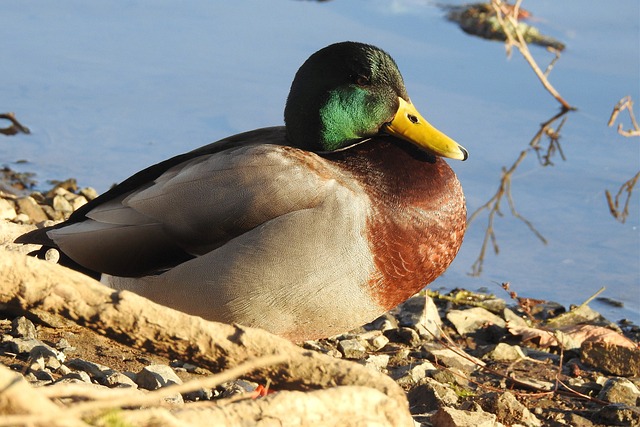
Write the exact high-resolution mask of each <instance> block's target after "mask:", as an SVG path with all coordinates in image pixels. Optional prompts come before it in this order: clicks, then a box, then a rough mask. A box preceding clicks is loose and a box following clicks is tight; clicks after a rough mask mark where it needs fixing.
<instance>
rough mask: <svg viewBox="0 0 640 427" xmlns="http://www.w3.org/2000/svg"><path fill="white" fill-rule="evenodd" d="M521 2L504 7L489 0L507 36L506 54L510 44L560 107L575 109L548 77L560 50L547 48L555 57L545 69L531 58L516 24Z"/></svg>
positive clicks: (497, 0) (499, 0)
mask: <svg viewBox="0 0 640 427" xmlns="http://www.w3.org/2000/svg"><path fill="white" fill-rule="evenodd" d="M521 3H522V0H518V1H516V4H515V5H514V6H513V7H509V8H506V7H505V4H504V3H503V2H502V1H501V0H491V5H492V6H493V8H494V10H495V12H496V17H497V18H498V22H499V23H500V26H501V27H502V29H503V30H504V32H505V34H506V36H507V41H506V42H505V43H506V49H507V54H508V55H510V54H511V48H512V46H515V47H516V48H517V49H518V51H519V52H520V54H521V55H522V56H523V57H524V59H525V60H526V61H527V63H528V64H529V66H530V67H531V69H532V70H533V72H534V73H535V75H536V76H537V77H538V79H539V80H540V83H542V85H543V86H544V88H545V89H546V90H547V91H548V92H549V93H550V94H551V95H552V96H553V97H554V98H555V99H556V100H557V101H558V102H559V103H560V105H562V108H563V109H564V110H575V107H572V106H571V105H570V104H569V103H568V102H567V101H565V99H564V98H563V97H562V96H560V93H559V92H558V91H557V90H556V89H555V88H554V87H553V85H552V84H551V83H550V82H549V79H548V77H549V73H550V72H551V70H552V69H553V66H554V65H555V63H556V62H557V61H558V59H559V57H560V52H559V51H558V50H557V49H553V48H548V49H549V50H550V51H551V52H553V53H554V54H555V57H554V59H553V60H552V61H551V63H550V64H549V65H548V66H547V68H546V70H545V71H542V70H541V69H540V67H539V66H538V63H537V62H536V60H535V59H533V56H532V55H531V52H530V51H529V47H528V45H527V42H526V41H525V39H524V36H523V35H522V32H521V31H520V29H519V26H518V13H519V12H518V11H519V10H520V4H521Z"/></svg>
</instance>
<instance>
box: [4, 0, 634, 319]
mask: <svg viewBox="0 0 640 427" xmlns="http://www.w3.org/2000/svg"><path fill="white" fill-rule="evenodd" d="M449 4H452V3H449ZM524 7H525V8H526V7H529V8H530V9H531V11H532V13H533V14H534V16H535V21H534V22H533V23H534V24H535V25H537V26H538V27H539V28H541V29H542V30H543V32H545V33H547V34H549V35H551V36H554V37H556V38H559V39H561V40H562V41H564V42H565V43H566V44H567V50H566V51H565V53H564V54H563V55H562V57H561V59H560V61H559V62H558V63H557V64H556V66H555V68H554V70H553V71H552V73H551V77H550V80H551V82H552V83H553V84H554V85H555V87H556V88H557V89H558V90H559V92H560V93H561V94H562V95H563V96H564V97H565V98H566V99H567V100H568V101H569V102H570V103H571V104H572V105H575V106H576V107H578V111H576V112H571V113H569V114H568V115H567V116H565V117H566V122H565V123H564V125H563V127H562V129H561V132H560V135H561V138H560V140H559V141H560V144H561V149H562V152H563V154H564V156H565V158H566V161H565V160H562V159H561V158H560V156H559V155H558V154H557V155H556V156H555V157H553V159H552V160H553V163H554V165H553V166H547V167H543V166H541V165H540V163H539V162H538V160H537V158H536V155H535V153H533V152H530V153H528V154H527V156H526V157H525V158H524V160H523V161H522V162H521V163H520V165H519V167H518V168H517V169H516V171H515V172H514V174H513V176H512V181H511V192H512V198H513V202H514V203H515V207H516V209H517V211H518V212H519V213H520V214H521V215H522V216H523V217H524V218H526V219H527V220H529V221H530V222H531V224H532V225H533V226H534V227H535V229H536V230H538V231H539V232H540V233H541V234H542V235H543V236H544V238H545V239H546V240H547V244H543V243H542V242H541V241H540V240H539V239H538V238H537V237H536V236H535V235H534V234H533V233H532V232H531V231H530V230H529V228H528V227H527V226H526V225H525V224H524V223H523V222H522V221H520V220H518V219H516V218H514V217H513V216H512V215H511V213H510V211H509V207H508V204H507V201H506V200H503V201H502V209H501V210H502V213H503V214H504V215H503V216H501V217H496V219H495V223H494V230H495V233H496V239H497V243H498V245H499V248H500V253H499V254H498V255H495V254H494V253H493V252H492V251H491V250H490V249H489V250H488V251H487V254H486V256H485V260H484V264H483V273H482V274H481V275H480V276H479V277H471V276H469V275H468V273H469V272H470V271H471V266H472V264H473V263H474V261H475V260H476V258H477V256H478V254H479V252H480V248H481V245H482V240H483V238H484V233H485V230H486V224H487V213H486V212H485V213H483V214H481V215H480V216H479V217H478V219H477V220H475V221H474V222H473V223H472V224H471V227H470V229H469V231H468V233H467V236H466V239H465V243H464V245H463V248H462V250H461V252H460V254H459V256H458V258H457V259H456V261H455V262H454V264H453V265H452V266H451V268H450V270H449V271H448V272H447V273H446V274H445V275H444V276H443V277H441V278H440V279H438V281H437V282H436V283H434V284H433V285H431V286H432V287H436V288H439V287H445V288H453V287H456V286H462V287H467V288H470V289H477V288H480V287H486V288H488V289H489V291H491V292H494V293H496V294H498V295H500V296H502V297H506V294H504V292H503V291H501V289H500V288H499V286H498V284H499V283H501V282H510V283H511V286H512V288H513V289H514V290H516V291H517V292H518V293H519V294H520V295H522V296H529V297H535V298H546V299H551V300H555V301H558V302H560V303H563V304H565V305H568V304H572V303H581V302H582V301H584V300H585V299H587V298H588V297H589V296H591V295H592V294H594V293H595V292H596V291H597V290H598V289H599V288H600V287H602V286H606V287H607V290H606V291H605V292H604V294H603V295H602V296H605V297H609V298H613V299H616V300H619V301H621V302H623V303H624V308H611V307H609V306H606V305H603V304H600V303H598V302H596V303H592V306H593V307H594V308H596V309H598V310H600V311H601V312H603V313H604V314H605V315H607V316H608V317H610V318H612V319H619V318H623V317H626V318H630V319H632V320H634V321H635V322H639V321H640V215H639V212H640V204H639V202H638V201H639V199H640V198H639V196H638V194H639V193H640V189H638V190H636V193H635V194H634V195H633V197H632V200H631V204H630V216H629V218H628V219H627V221H626V223H625V224H621V223H619V222H617V221H615V220H614V219H613V217H612V216H611V215H610V213H609V210H608V207H607V204H606V201H605V197H604V191H605V190H606V189H608V190H610V191H613V192H614V193H615V192H616V191H617V189H618V188H619V187H620V185H621V184H622V183H623V182H625V181H626V180H627V179H629V178H631V177H632V176H633V175H634V174H635V173H636V172H637V171H638V169H639V168H640V142H639V140H638V138H634V139H632V138H623V137H622V136H619V135H618V134H617V133H616V132H615V130H614V129H612V128H608V127H607V126H606V123H607V120H608V118H609V115H610V113H611V110H612V108H613V105H614V104H615V103H616V102H617V101H618V100H619V99H620V98H621V97H622V96H625V95H632V96H633V98H634V100H635V101H636V103H640V78H639V76H640V47H639V44H638V40H639V37H640V30H639V22H640V20H639V16H640V6H639V4H638V2H637V1H636V0H621V1H618V2H616V3H615V6H611V5H610V4H606V3H605V2H599V1H596V0H590V1H578V0H572V1H565V2H554V1H546V0H545V1H542V0H539V1H536V2H525V4H524ZM443 15H444V12H443V11H442V10H441V9H439V8H438V7H436V6H435V4H434V3H432V2H427V1H421V0H395V1H383V0H375V1H372V0H349V1H340V0H335V1H332V2H324V3H316V2H311V1H290V0H278V1H276V0H272V1H270V2H263V1H259V0H252V1H243V2H206V1H194V2H188V3H180V4H178V3H177V2H169V1H153V2H151V1H128V2H120V3H118V4H117V5H114V4H113V3H111V2H106V1H96V2H90V3H87V2H80V1H62V2H53V3H52V2H37V1H22V2H4V3H3V5H2V10H1V13H0V45H1V47H2V49H1V51H2V59H1V60H0V76H1V78H0V88H1V91H0V93H1V94H2V95H1V96H0V112H6V111H14V112H15V113H16V115H17V117H18V118H19V119H20V120H21V121H22V122H23V123H24V124H25V125H27V126H29V127H30V128H31V130H32V134H31V135H28V136H25V135H22V136H15V137H11V138H1V139H0V162H1V163H3V164H7V165H9V166H11V167H13V168H15V169H18V170H25V171H33V172H37V174H38V178H39V179H40V181H41V182H44V181H46V180H47V179H64V178H67V177H75V178H77V179H78V181H79V183H80V184H81V185H90V186H93V187H95V188H96V189H98V190H99V191H104V190H106V189H107V188H108V187H109V186H110V185H111V184H112V183H115V182H118V181H121V180H122V179H124V178H126V177H127V176H129V175H130V174H132V173H134V172H136V171H137V170H139V169H141V168H143V167H145V166H148V165H150V164H153V163H156V162H158V161H160V160H162V159H165V158H167V157H170V156H172V155H175V154H178V153H181V152H184V151H187V150H190V149H193V148H195V147H198V146H200V145H204V144H206V143H209V142H211V141H214V140H216V139H219V138H222V137H224V136H227V135H230V134H234V133H237V132H241V131H244V130H248V129H253V128H258V127H262V126H270V125H276V124H281V123H282V110H283V107H284V102H285V99H286V95H287V92H288V89H289V85H290V82H291V80H292V78H293V75H294V73H295V71H296V70H297V67H298V66H299V65H300V64H301V63H302V62H303V61H304V60H305V59H306V58H307V57H308V56H309V55H310V54H311V53H312V52H314V51H316V50H317V49H319V48H320V47H323V46H325V45H327V44H330V43H332V42H336V41H341V40H358V41H364V42H368V43H372V44H375V45H378V46H380V47H382V48H384V49H385V50H387V51H389V52H390V53H391V54H392V55H393V57H394V58H395V59H396V61H397V62H398V64H399V66H400V70H401V71H402V73H403V75H404V77H405V81H406V85H407V88H408V90H409V93H410V95H411V97H412V99H413V101H414V103H415V104H416V105H417V106H418V108H419V109H420V111H421V112H422V113H423V114H424V115H425V116H426V117H427V118H428V119H429V120H430V121H431V122H432V123H434V124H435V125H436V126H438V127H439V128H440V129H442V130H443V131H445V132H446V133H448V134H449V135H450V136H452V137H454V138H455V139H456V140H458V141H459V142H460V143H461V144H462V145H464V146H465V147H466V148H467V149H469V151H470V154H471V157H470V159H469V161H467V162H465V163H459V162H451V164H452V166H453V167H454V169H455V170H456V172H457V173H458V175H459V177H460V180H461V181H462V184H463V186H464V188H465V193H466V196H467V201H468V205H469V211H470V212H473V211H474V210H475V209H477V208H478V207H479V206H481V205H483V204H484V203H486V202H487V201H488V200H489V199H490V198H491V197H492V196H493V195H494V194H495V192H496V190H497V188H498V184H499V180H500V175H501V170H502V168H503V167H506V168H509V167H510V166H511V165H512V164H513V163H514V162H515V160H516V159H517V158H518V156H519V154H520V153H521V152H522V151H523V150H525V149H526V148H527V146H528V143H529V141H530V140H531V139H532V138H533V136H534V135H535V134H536V132H538V130H539V126H540V123H542V122H545V121H546V120H548V119H550V118H551V117H552V116H554V115H555V114H556V113H557V112H558V104H557V103H556V102H555V101H554V100H553V99H552V98H551V97H550V96H549V94H548V93H547V92H545V91H544V90H543V88H542V86H541V85H540V83H539V82H538V81H537V79H536V77H535V76H534V75H533V72H532V71H531V70H530V68H529V66H528V65H527V64H526V63H525V62H524V60H523V59H522V58H521V57H520V55H519V54H518V53H517V52H514V54H513V57H512V58H511V59H510V60H509V59H507V58H506V57H505V53H504V48H503V44H501V43H499V42H490V41H486V40H482V39H479V38H475V37H471V36H469V35H467V34H465V33H463V32H462V31H461V30H460V29H459V28H457V26H456V25H455V24H452V23H450V22H447V21H446V20H445V19H443ZM531 50H532V53H533V54H534V56H535V58H536V59H537V60H538V61H539V63H540V64H541V66H543V67H544V66H546V64H547V63H548V62H549V61H550V60H551V55H550V54H549V53H548V52H546V51H545V50H543V49H541V48H537V47H534V46H532V47H531ZM635 111H636V115H637V116H640V114H639V113H638V108H637V107H636V109H635ZM621 119H622V121H623V123H624V124H625V126H628V123H629V120H628V118H627V116H626V113H624V114H622V115H621ZM555 126H557V123H556V124H555V125H554V128H555ZM541 143H542V145H543V146H546V145H547V143H546V141H545V140H544V139H543V140H542V141H541ZM23 159H26V160H28V163H27V164H17V163H16V162H17V161H18V160H23Z"/></svg>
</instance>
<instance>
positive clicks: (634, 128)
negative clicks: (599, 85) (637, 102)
mask: <svg viewBox="0 0 640 427" xmlns="http://www.w3.org/2000/svg"><path fill="white" fill-rule="evenodd" d="M624 110H627V111H628V112H629V119H631V129H629V130H624V129H623V126H622V124H621V123H619V124H618V133H619V134H620V135H622V136H626V137H632V136H640V126H639V125H638V122H637V120H636V116H635V114H634V113H633V100H632V99H631V97H630V96H625V97H624V98H622V99H621V100H620V101H618V103H617V104H616V105H615V106H614V107H613V111H612V112H611V117H610V118H609V123H608V126H609V127H611V126H613V124H614V123H615V121H616V119H617V118H618V114H620V113H621V112H622V111H624Z"/></svg>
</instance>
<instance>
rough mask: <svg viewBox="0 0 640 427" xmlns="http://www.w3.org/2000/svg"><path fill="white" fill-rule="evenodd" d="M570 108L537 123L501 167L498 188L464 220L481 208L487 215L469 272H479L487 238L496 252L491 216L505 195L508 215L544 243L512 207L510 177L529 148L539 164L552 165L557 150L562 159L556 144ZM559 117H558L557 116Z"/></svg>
mask: <svg viewBox="0 0 640 427" xmlns="http://www.w3.org/2000/svg"><path fill="white" fill-rule="evenodd" d="M569 111H570V110H562V111H560V112H559V113H557V114H556V115H554V116H553V117H551V118H550V119H549V120H547V121H546V122H544V123H542V124H541V125H540V129H539V130H538V132H537V133H536V134H535V135H534V137H533V138H532V139H531V141H530V142H529V146H528V147H527V148H526V149H524V150H522V151H521V152H520V154H519V155H518V158H517V159H516V160H515V162H513V164H512V165H511V166H510V167H509V168H508V169H507V168H505V167H503V168H502V175H501V177H500V184H499V185H498V191H496V193H495V194H494V196H493V197H492V198H490V199H489V201H487V203H485V204H484V205H482V206H480V207H479V208H478V209H476V210H475V211H474V212H473V213H472V214H471V216H470V217H469V220H468V221H467V224H468V225H470V224H471V222H472V221H473V220H474V219H475V218H476V217H477V216H478V215H479V214H480V213H481V212H482V211H484V210H488V211H489V215H488V218H487V230H486V231H485V234H484V239H483V241H482V246H481V248H480V254H479V255H478V258H477V259H476V260H475V262H474V263H473V265H472V266H471V272H470V273H469V274H470V275H471V276H479V275H480V274H481V273H482V266H483V264H484V257H485V253H486V250H487V247H488V246H489V242H491V246H492V247H493V251H494V253H495V254H496V255H497V254H498V253H499V251H500V249H499V247H498V242H497V240H496V235H495V231H494V229H493V225H494V220H495V217H496V215H499V216H502V215H503V214H502V211H501V210H500V206H501V203H502V201H503V200H504V199H505V198H506V199H507V203H508V204H509V210H510V211H511V215H513V216H514V217H515V218H517V219H519V220H520V221H522V222H523V223H525V224H526V226H527V227H529V229H530V230H531V231H532V232H533V234H535V235H536V237H537V238H538V239H540V241H542V243H544V244H546V243H547V240H546V239H545V238H544V236H543V235H542V234H540V232H539V231H538V230H536V228H535V227H534V225H533V223H531V221H529V220H528V219H526V218H525V217H523V216H522V215H521V214H520V213H518V211H517V210H516V207H515V203H514V201H513V197H512V194H511V177H512V176H513V173H514V172H515V170H516V169H517V168H518V166H519V165H520V164H521V163H522V161H523V160H524V159H525V158H526V157H527V154H529V152H531V151H534V152H535V153H536V155H537V157H538V161H539V162H540V165H541V166H553V161H552V158H553V156H554V155H556V153H557V154H559V155H560V157H561V158H562V160H565V157H564V153H563V152H562V148H561V146H560V131H561V129H562V127H563V126H564V124H565V122H566V120H567V117H568V116H566V114H567V113H568V112H569ZM560 119H562V120H560ZM558 120H560V123H558V125H557V126H556V127H555V129H554V128H553V127H552V125H553V124H554V123H555V122H557V121H558ZM545 137H546V140H547V144H546V145H543V144H542V141H543V139H544V138H545Z"/></svg>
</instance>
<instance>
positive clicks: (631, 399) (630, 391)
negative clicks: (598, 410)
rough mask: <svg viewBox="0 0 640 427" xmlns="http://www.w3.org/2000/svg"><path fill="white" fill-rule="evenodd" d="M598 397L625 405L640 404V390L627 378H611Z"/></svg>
mask: <svg viewBox="0 0 640 427" xmlns="http://www.w3.org/2000/svg"><path fill="white" fill-rule="evenodd" d="M598 399H600V400H604V401H606V402H611V403H624V404H625V405H631V406H638V405H640V390H638V387H636V386H635V384H634V383H632V382H631V381H629V380H628V379H626V378H609V379H608V380H606V381H605V383H604V385H603V386H602V390H600V393H598Z"/></svg>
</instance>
